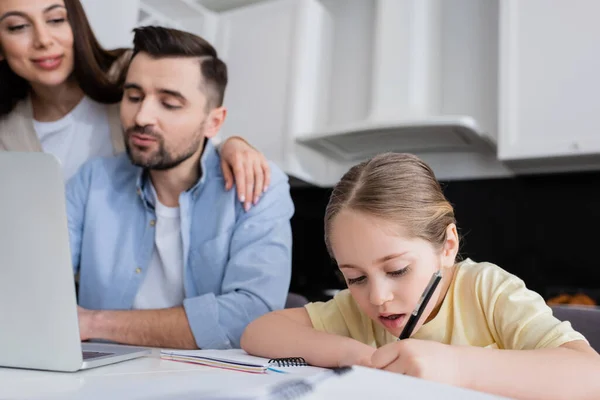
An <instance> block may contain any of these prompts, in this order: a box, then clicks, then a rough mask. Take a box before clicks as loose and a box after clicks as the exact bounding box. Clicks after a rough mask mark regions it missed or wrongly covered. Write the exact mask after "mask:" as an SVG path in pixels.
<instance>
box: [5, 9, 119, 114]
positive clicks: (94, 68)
mask: <svg viewBox="0 0 600 400" xmlns="http://www.w3.org/2000/svg"><path fill="white" fill-rule="evenodd" d="M64 1H65V7H66V9H67V14H68V19H69V24H70V25H71V29H72V30H73V39H74V42H73V55H74V68H73V76H74V78H75V80H76V81H77V83H78V84H79V86H80V87H81V89H82V90H83V92H84V93H85V94H86V95H87V96H89V97H90V98H92V99H94V100H95V101H97V102H99V103H104V104H112V103H117V102H119V101H120V100H121V97H122V95H123V79H124V71H122V70H121V71H116V75H115V76H109V74H108V71H109V69H110V68H111V66H112V65H113V63H114V62H115V61H116V60H117V59H119V58H120V57H121V56H123V55H124V53H125V52H126V51H127V49H117V50H111V51H109V50H105V49H104V48H102V46H100V43H99V42H98V40H97V39H96V36H95V35H94V32H93V31H92V28H91V27H90V23H89V21H88V19H87V17H86V15H85V11H84V10H83V6H82V5H81V3H80V2H79V0H64ZM30 89H31V86H30V85H29V82H27V81H26V80H25V79H23V78H21V77H20V76H19V75H17V74H16V73H14V72H13V70H12V69H10V67H9V66H8V62H7V61H6V60H4V61H1V62H0V117H3V116H5V115H7V114H9V113H10V112H11V111H12V110H13V109H14V108H15V106H16V105H17V103H18V102H19V101H21V100H23V99H24V98H26V97H27V96H28V94H29V91H30Z"/></svg>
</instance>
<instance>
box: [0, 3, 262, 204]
mask: <svg viewBox="0 0 600 400" xmlns="http://www.w3.org/2000/svg"><path fill="white" fill-rule="evenodd" d="M130 56H131V51H130V50H127V49H118V50H113V51H107V50H104V49H103V48H102V47H101V46H100V44H99V43H98V41H97V40H96V38H95V36H94V33H93V32H92V30H91V28H90V25H89V22H88V20H87V18H86V16H85V12H84V10H83V7H82V5H81V3H80V2H79V0H2V1H0V151H2V150H8V151H45V152H49V153H52V154H54V155H55V156H56V157H57V158H58V159H59V160H60V161H61V163H62V165H63V170H64V171H63V172H64V176H65V179H66V180H68V179H69V178H70V177H71V176H72V175H73V174H74V173H75V172H76V171H77V169H78V168H79V166H81V164H83V163H84V162H85V161H87V160H89V159H90V158H93V157H97V156H108V155H111V154H114V153H120V152H121V151H123V150H124V149H125V145H124V141H123V132H122V128H121V123H120V119H119V102H120V101H121V97H122V95H123V89H122V83H123V79H124V71H125V68H126V66H127V64H128V61H129V57H130ZM220 153H221V157H222V161H223V162H222V169H223V174H224V177H225V181H226V182H227V185H226V186H227V189H230V188H231V187H232V186H233V181H234V179H233V173H235V181H236V183H237V190H238V196H239V198H240V201H242V202H245V203H246V204H245V205H246V208H249V206H250V203H252V202H254V203H256V202H257V201H258V198H259V196H260V194H261V193H262V191H263V188H266V187H267V186H268V184H269V179H270V178H269V174H270V169H269V166H268V164H267V161H266V159H265V158H264V157H263V155H262V154H261V153H260V152H258V151H256V150H254V149H253V148H252V146H250V145H249V144H248V143H247V142H245V141H244V140H243V139H241V138H239V137H235V138H230V139H228V140H227V141H226V142H225V143H223V145H222V148H221V149H220ZM232 170H233V173H232Z"/></svg>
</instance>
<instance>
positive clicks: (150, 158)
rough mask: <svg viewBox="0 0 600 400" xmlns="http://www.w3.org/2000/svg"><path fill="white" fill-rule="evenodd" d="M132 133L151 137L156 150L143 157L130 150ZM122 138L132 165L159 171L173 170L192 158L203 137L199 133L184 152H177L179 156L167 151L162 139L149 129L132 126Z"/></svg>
mask: <svg viewBox="0 0 600 400" xmlns="http://www.w3.org/2000/svg"><path fill="white" fill-rule="evenodd" d="M203 127H204V124H202V127H201V130H202V128H203ZM134 133H138V134H143V135H147V136H151V137H152V138H154V139H156V145H157V146H158V149H157V150H154V151H153V152H152V153H150V154H149V155H144V154H142V153H141V152H140V151H138V150H135V149H132V146H131V145H130V144H129V138H130V137H131V135H132V134H134ZM124 137H125V148H126V150H127V155H128V156H129V160H130V161H131V163H132V164H133V165H136V166H138V167H142V168H147V169H154V170H159V171H165V170H168V169H171V168H175V167H177V166H178V165H179V164H181V163H182V162H184V161H186V160H187V159H189V158H190V157H192V156H193V155H194V153H196V151H198V149H199V148H200V144H201V143H202V139H203V135H202V134H200V133H199V134H197V135H196V136H195V137H194V138H193V140H192V141H191V142H190V145H189V146H188V147H187V148H186V149H185V150H184V151H182V152H179V154H173V153H169V152H168V151H167V149H166V147H165V140H164V138H163V137H162V136H161V135H159V134H157V133H156V132H154V131H153V130H152V129H150V128H149V127H142V126H139V125H134V126H132V127H131V128H129V129H127V130H125V132H124ZM133 147H135V146H133Z"/></svg>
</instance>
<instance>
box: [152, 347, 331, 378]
mask: <svg viewBox="0 0 600 400" xmlns="http://www.w3.org/2000/svg"><path fill="white" fill-rule="evenodd" d="M160 358H161V359H163V360H172V361H179V362H187V363H192V364H200V365H205V366H208V367H216V368H223V369H229V370H234V371H241V372H250V373H255V374H264V373H268V372H275V373H286V372H294V370H295V369H296V367H307V370H306V372H308V369H311V370H312V369H314V368H316V367H310V366H309V365H308V364H307V363H306V361H305V360H304V359H303V358H302V357H289V358H271V359H269V358H263V357H256V356H252V355H249V354H248V353H246V352H245V351H244V350H242V349H228V350H161V352H160ZM318 370H323V368H318Z"/></svg>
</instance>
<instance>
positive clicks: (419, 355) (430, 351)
mask: <svg viewBox="0 0 600 400" xmlns="http://www.w3.org/2000/svg"><path fill="white" fill-rule="evenodd" d="M459 352H460V348H459V347H456V346H450V345H446V344H442V343H438V342H433V341H428V340H417V339H406V340H401V341H397V342H394V343H390V344H387V345H385V346H383V347H381V348H379V349H378V350H377V351H376V352H375V353H374V354H373V357H372V359H371V362H372V365H373V367H374V368H379V369H383V370H386V371H392V372H398V373H400V374H404V375H410V376H414V377H416V378H423V379H427V380H431V381H436V382H440V383H446V384H449V385H454V386H461V385H462V383H463V382H462V381H461V373H460V356H459V354H458V353H459Z"/></svg>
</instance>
